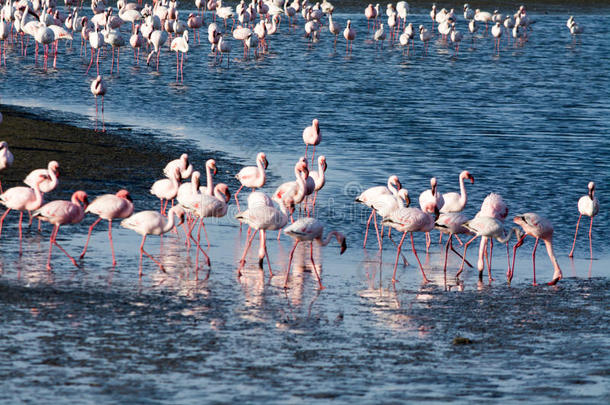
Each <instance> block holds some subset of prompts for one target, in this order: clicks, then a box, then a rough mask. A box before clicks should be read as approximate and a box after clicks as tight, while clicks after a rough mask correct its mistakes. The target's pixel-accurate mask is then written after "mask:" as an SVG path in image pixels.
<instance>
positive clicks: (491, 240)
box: [487, 238, 494, 281]
mask: <svg viewBox="0 0 610 405" xmlns="http://www.w3.org/2000/svg"><path fill="white" fill-rule="evenodd" d="M493 253H494V240H493V238H492V239H490V240H489V256H488V258H489V260H488V262H487V277H489V281H493V277H491V257H492V255H493Z"/></svg>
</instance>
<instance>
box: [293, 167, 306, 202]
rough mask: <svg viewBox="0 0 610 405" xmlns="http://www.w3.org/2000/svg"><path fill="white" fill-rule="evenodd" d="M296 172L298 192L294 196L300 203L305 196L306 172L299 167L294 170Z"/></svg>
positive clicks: (295, 200)
mask: <svg viewBox="0 0 610 405" xmlns="http://www.w3.org/2000/svg"><path fill="white" fill-rule="evenodd" d="M294 174H295V175H296V176H297V193H296V194H295V196H294V202H295V203H300V202H301V201H303V198H305V181H306V177H305V173H303V172H301V171H300V170H298V169H295V170H294Z"/></svg>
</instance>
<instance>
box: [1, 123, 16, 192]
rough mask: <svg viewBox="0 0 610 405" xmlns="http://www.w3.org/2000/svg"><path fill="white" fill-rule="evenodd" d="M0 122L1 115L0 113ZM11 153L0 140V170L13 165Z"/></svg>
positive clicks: (6, 145)
mask: <svg viewBox="0 0 610 405" xmlns="http://www.w3.org/2000/svg"><path fill="white" fill-rule="evenodd" d="M0 122H2V115H0ZM14 160H15V158H14V157H13V153H12V152H11V151H10V150H9V149H8V143H6V142H5V141H1V142H0V171H2V170H4V169H6V168H8V167H11V166H12V165H13V161H14ZM0 194H2V180H0Z"/></svg>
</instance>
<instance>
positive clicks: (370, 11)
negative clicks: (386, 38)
mask: <svg viewBox="0 0 610 405" xmlns="http://www.w3.org/2000/svg"><path fill="white" fill-rule="evenodd" d="M364 16H365V17H366V28H367V31H370V30H371V20H373V28H374V27H375V22H374V21H375V19H376V18H377V10H375V7H373V5H372V4H369V5H368V6H366V8H365V9H364Z"/></svg>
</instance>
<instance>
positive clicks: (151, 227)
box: [121, 205, 184, 276]
mask: <svg viewBox="0 0 610 405" xmlns="http://www.w3.org/2000/svg"><path fill="white" fill-rule="evenodd" d="M174 216H176V217H177V218H178V223H176V222H175V221H174ZM183 222H184V208H182V206H180V205H176V206H174V207H172V208H171V209H170V210H169V212H168V214H167V217H165V216H163V215H161V214H160V213H158V212H157V211H140V212H138V213H137V214H134V215H132V216H130V217H129V218H126V219H124V220H122V221H121V226H122V227H123V228H127V229H131V230H132V231H135V232H137V233H139V234H140V235H142V243H141V244H140V267H139V273H138V274H139V275H140V276H142V254H146V256H148V257H150V259H151V260H152V261H153V262H155V263H156V264H157V266H159V269H160V270H161V271H162V272H164V273H165V268H164V267H163V265H162V264H161V262H160V261H158V260H157V259H155V258H154V257H152V255H151V254H150V253H148V252H147V251H145V250H144V242H146V236H148V235H163V234H164V233H167V232H169V231H171V230H172V229H173V228H174V226H177V225H180V224H182V223H183Z"/></svg>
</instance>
